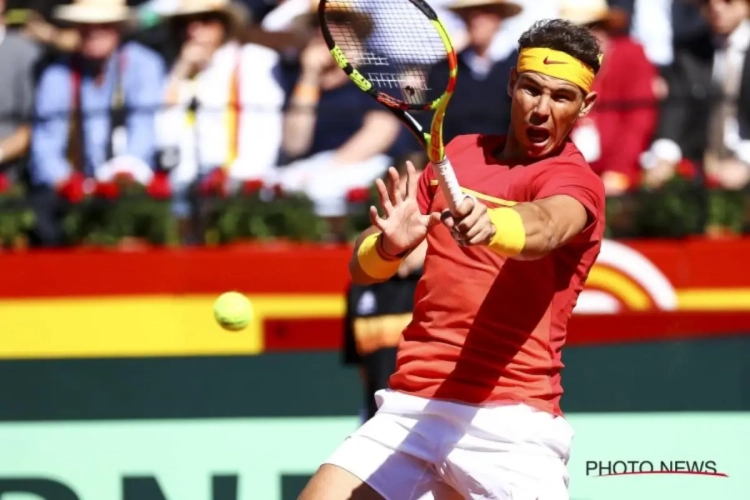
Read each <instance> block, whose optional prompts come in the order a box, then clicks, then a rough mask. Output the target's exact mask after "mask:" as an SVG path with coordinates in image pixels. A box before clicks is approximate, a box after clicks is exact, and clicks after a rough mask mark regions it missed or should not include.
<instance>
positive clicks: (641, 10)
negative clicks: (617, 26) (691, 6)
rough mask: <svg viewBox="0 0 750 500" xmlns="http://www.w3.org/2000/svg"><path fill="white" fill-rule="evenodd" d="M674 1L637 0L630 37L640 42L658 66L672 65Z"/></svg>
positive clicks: (647, 54) (650, 58)
mask: <svg viewBox="0 0 750 500" xmlns="http://www.w3.org/2000/svg"><path fill="white" fill-rule="evenodd" d="M672 2H673V0H635V8H634V12H633V19H632V24H631V28H630V36H632V37H633V39H634V40H637V41H638V42H640V44H641V45H643V48H644V49H645V50H646V56H647V57H648V58H649V60H650V61H651V62H652V63H654V64H655V65H656V66H669V65H670V64H672V58H673V57H674V50H673V47H672V36H673V30H672Z"/></svg>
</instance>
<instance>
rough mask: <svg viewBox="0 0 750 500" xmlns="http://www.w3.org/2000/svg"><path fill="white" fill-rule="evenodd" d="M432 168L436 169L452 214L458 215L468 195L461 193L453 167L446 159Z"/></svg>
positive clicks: (434, 164) (439, 183)
mask: <svg viewBox="0 0 750 500" xmlns="http://www.w3.org/2000/svg"><path fill="white" fill-rule="evenodd" d="M432 166H433V167H434V168H435V175H436V176H437V179H438V185H439V186H440V189H441V190H442V191H443V196H445V199H446V200H448V207H449V208H450V210H451V212H453V213H456V212H457V211H458V207H459V205H461V202H462V201H464V198H466V195H464V193H463V192H462V191H461V185H460V184H459V183H458V178H456V172H455V171H454V170H453V165H451V162H450V160H448V158H447V157H446V158H443V160H442V161H440V162H437V163H433V164H432Z"/></svg>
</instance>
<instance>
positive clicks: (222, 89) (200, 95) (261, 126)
mask: <svg viewBox="0 0 750 500" xmlns="http://www.w3.org/2000/svg"><path fill="white" fill-rule="evenodd" d="M278 63H279V56H278V54H277V53H276V52H274V51H273V50H270V49H268V48H265V47H261V46H258V45H254V44H247V45H244V46H240V45H239V44H238V43H236V42H229V43H227V44H225V45H224V46H222V47H221V48H220V49H219V50H217V51H216V53H215V54H214V56H213V58H212V60H211V62H210V63H209V66H208V67H207V68H206V69H205V70H203V71H202V72H201V73H199V74H198V76H197V77H196V78H195V79H194V80H193V81H192V82H184V83H183V84H182V85H181V87H180V90H179V104H178V105H176V106H173V107H171V108H169V109H167V110H165V111H164V112H162V113H160V115H159V116H158V118H157V121H158V126H157V130H158V131H159V137H158V140H159V144H160V146H161V147H162V148H165V149H168V148H169V147H174V146H178V148H179V155H180V159H179V163H178V164H177V166H176V167H175V168H174V169H173V171H172V173H171V179H172V181H173V182H174V183H176V184H186V183H190V182H192V181H194V180H195V179H196V178H197V177H198V176H199V175H201V174H205V173H207V172H208V171H210V170H211V169H213V168H216V167H219V166H223V165H227V163H229V165H228V167H229V175H230V176H231V177H233V178H236V179H255V178H262V177H264V176H266V175H267V174H268V173H269V171H270V170H272V169H273V168H274V166H275V165H276V163H277V157H278V154H279V151H280V147H281V133H282V107H283V104H284V91H283V89H282V87H281V83H280V82H279V80H278V78H277V77H278V75H277V71H278ZM233 88H234V89H236V90H235V91H234V92H235V93H236V95H235V98H236V99H237V100H238V101H239V109H238V110H237V112H238V113H239V114H238V115H234V116H236V121H235V122H234V123H236V124H237V125H238V126H237V130H232V128H233V127H232V126H231V125H230V123H231V120H232V116H233V115H232V113H233V110H232V108H233V107H232V105H231V103H232V101H233V97H232V93H233V90H232V89H233ZM194 97H195V99H196V100H197V102H198V103H199V108H198V110H197V112H196V113H195V120H194V123H193V121H191V119H190V117H189V115H190V113H189V109H188V108H189V104H190V102H191V101H192V99H193V98H194ZM233 135H234V136H233ZM233 144H236V145H237V149H236V151H233Z"/></svg>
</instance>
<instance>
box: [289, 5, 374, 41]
mask: <svg viewBox="0 0 750 500" xmlns="http://www.w3.org/2000/svg"><path fill="white" fill-rule="evenodd" d="M319 4H320V2H319V0H311V1H310V10H309V11H308V12H306V13H305V14H302V15H301V16H298V17H297V18H296V19H294V20H293V21H292V29H295V30H297V29H300V28H301V27H303V26H308V27H309V26H317V24H318V5H319ZM326 19H327V20H328V21H329V22H331V23H337V22H340V23H342V24H347V25H349V26H351V27H352V29H353V30H354V32H355V34H356V36H358V37H359V38H360V39H364V38H367V37H368V36H369V35H370V33H372V29H373V21H372V17H370V15H369V14H367V13H365V12H358V11H356V10H354V9H351V8H349V7H348V6H347V2H346V0H338V1H336V2H332V3H330V4H329V5H328V8H327V9H326Z"/></svg>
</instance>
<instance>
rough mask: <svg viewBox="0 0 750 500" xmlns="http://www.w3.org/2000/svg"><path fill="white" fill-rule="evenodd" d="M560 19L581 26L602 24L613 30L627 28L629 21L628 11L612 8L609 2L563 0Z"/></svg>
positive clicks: (599, 0)
mask: <svg viewBox="0 0 750 500" xmlns="http://www.w3.org/2000/svg"><path fill="white" fill-rule="evenodd" d="M560 17H561V18H562V19H565V20H568V21H570V22H572V23H574V24H579V25H587V24H593V23H598V24H602V25H604V26H605V27H606V28H607V29H611V30H620V29H623V28H625V27H626V26H627V25H628V20H629V16H628V13H627V12H626V11H624V10H622V9H618V8H615V7H610V6H609V5H607V0H563V1H562V3H561V5H560Z"/></svg>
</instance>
